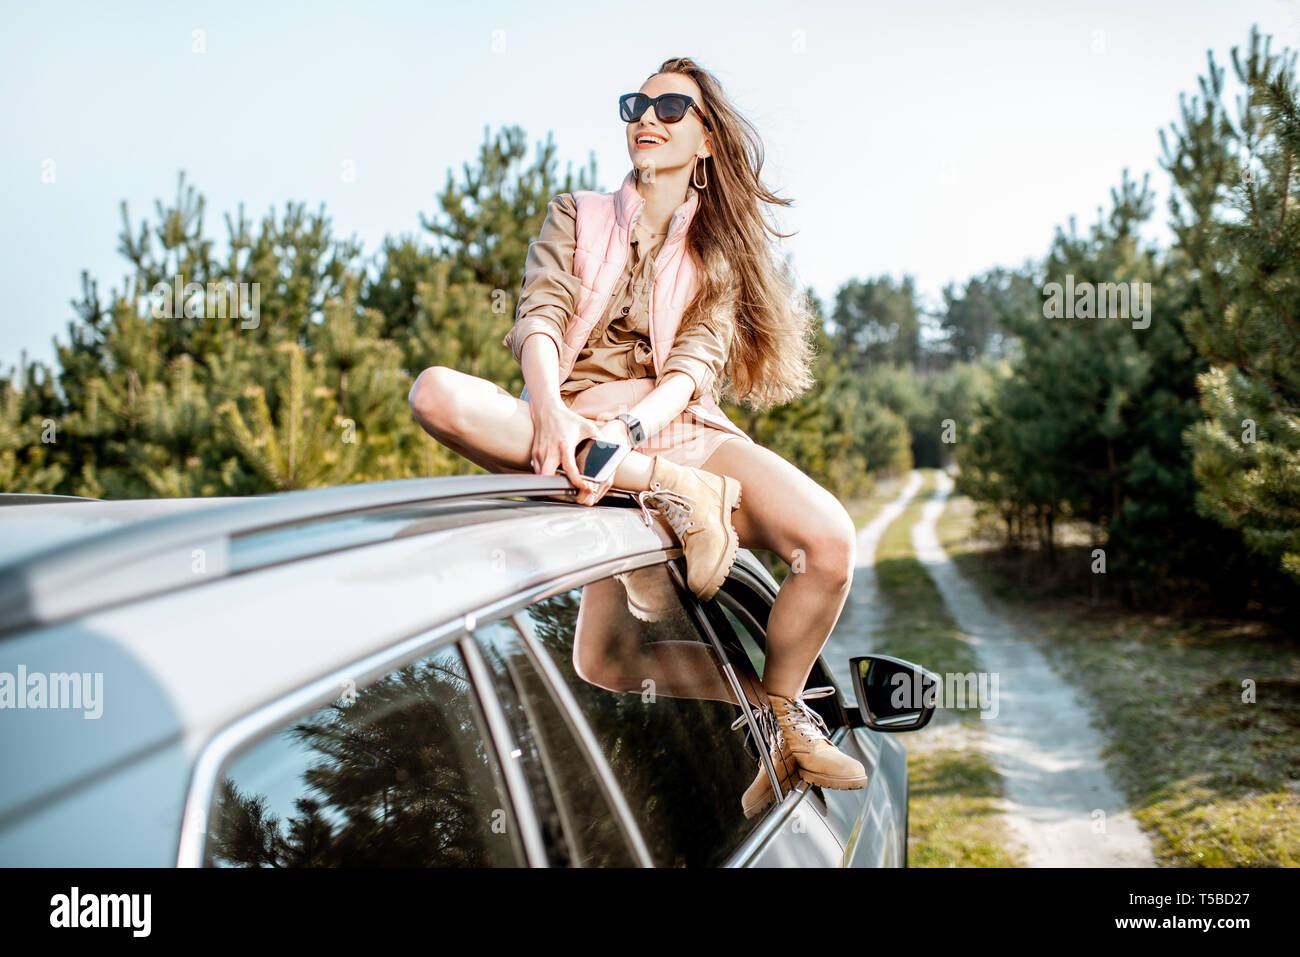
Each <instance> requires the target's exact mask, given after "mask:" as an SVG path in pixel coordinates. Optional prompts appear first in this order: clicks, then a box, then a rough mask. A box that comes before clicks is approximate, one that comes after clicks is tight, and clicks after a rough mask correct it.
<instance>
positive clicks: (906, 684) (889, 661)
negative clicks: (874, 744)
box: [849, 655, 942, 732]
mask: <svg viewBox="0 0 1300 957" xmlns="http://www.w3.org/2000/svg"><path fill="white" fill-rule="evenodd" d="M849 674H851V675H852V676H853V693H854V694H855V695H857V698H858V711H859V713H860V714H861V716H862V723H863V724H865V725H866V726H867V727H868V728H871V729H872V730H874V731H894V732H897V731H919V730H920V729H921V728H924V727H925V726H926V725H927V724H929V723H930V719H931V718H933V717H934V704H933V703H932V702H934V700H935V696H936V695H937V694H938V689H939V687H940V685H941V684H942V682H941V681H940V680H939V676H938V675H936V674H935V673H934V672H932V671H927V670H926V669H925V668H922V667H921V666H920V665H914V664H912V663H911V662H910V661H904V660H903V659H902V658H891V657H890V656H889V655H862V656H861V657H858V658H850V659H849ZM926 702H931V703H930V704H927V703H926Z"/></svg>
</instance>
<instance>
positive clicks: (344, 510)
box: [0, 475, 932, 867]
mask: <svg viewBox="0 0 1300 957" xmlns="http://www.w3.org/2000/svg"><path fill="white" fill-rule="evenodd" d="M572 492H573V490H572V487H571V486H570V485H569V483H568V481H567V479H565V478H564V477H563V476H558V477H542V476H535V475H476V476H458V477H445V478H430V479H407V480H399V481H388V482H375V483H366V484H359V485H347V486H339V487H334V488H323V489H310V490H303V491H294V492H284V493H277V494H271V495H260V496H253V497H249V498H196V499H159V500H138V501H112V502H101V501H96V500H91V499H76V498H70V497H62V496H33V495H0V506H2V507H0V754H2V757H3V763H4V768H5V773H4V774H3V775H0V864H3V865H70V866H101V865H114V866H150V867H154V866H172V865H178V866H182V867H199V866H204V867H231V866H234V867H261V866H281V867H286V866H379V865H384V866H393V865H397V866H421V867H423V866H477V867H488V866H491V867H496V866H507V867H509V866H538V867H547V866H581V867H592V866H733V867H753V866H792V865H793V866H818V867H822V866H852V867H882V866H905V865H906V862H907V801H908V787H907V760H906V751H905V749H904V748H903V747H902V746H901V745H900V744H899V743H898V740H897V739H896V738H895V737H894V736H893V735H892V734H888V733H882V732H897V731H906V730H913V729H915V728H919V727H923V726H924V725H925V724H926V723H927V722H928V721H929V719H930V717H931V714H932V709H927V708H923V707H917V708H908V707H903V706H901V705H899V704H898V703H897V701H896V699H895V698H894V697H892V696H891V694H890V691H891V689H892V688H894V687H895V686H897V685H899V684H904V683H910V682H912V681H913V680H914V679H918V678H919V679H924V680H925V681H927V682H928V681H929V680H931V678H932V676H930V675H929V673H928V672H925V671H924V669H921V668H919V667H917V666H914V665H911V664H910V663H908V662H903V661H898V660H897V659H892V658H887V657H884V656H879V655H872V656H863V657H861V658H857V659H854V661H853V665H852V668H851V672H852V675H853V681H854V684H855V692H856V694H855V697H856V700H857V701H859V702H864V705H863V706H862V707H856V706H855V707H846V705H845V703H844V701H843V700H842V697H841V695H840V693H839V692H838V689H836V686H835V682H834V680H833V679H832V671H831V669H830V668H829V667H828V666H827V665H826V663H825V662H824V661H822V660H818V662H817V663H816V664H815V666H814V668H813V672H812V675H811V677H810V680H809V681H808V687H809V690H810V692H811V693H813V694H817V693H818V692H817V691H816V690H815V689H818V688H822V689H826V690H824V691H823V692H821V695H822V696H820V697H810V698H809V704H810V706H811V707H813V708H814V709H815V710H816V711H817V713H818V714H819V715H820V716H821V717H822V719H823V720H824V721H825V724H826V728H827V730H828V732H829V734H830V737H831V739H832V741H834V742H835V744H836V745H837V746H838V747H839V748H840V749H842V750H843V751H845V752H846V753H848V754H850V755H852V756H853V757H855V758H857V759H858V760H859V761H861V762H862V764H863V765H864V766H865V767H866V769H867V772H868V774H869V782H868V785H867V786H866V787H865V788H862V789H859V790H829V789H822V788H818V787H810V786H809V785H807V784H806V783H801V784H800V785H799V786H798V787H797V788H796V789H795V790H793V791H791V792H789V793H788V794H786V795H785V796H784V798H783V799H782V800H781V801H779V802H776V803H772V804H769V805H768V806H767V807H766V808H764V809H762V810H761V811H759V812H757V813H755V814H753V816H751V817H747V816H746V815H745V813H743V811H742V806H741V803H742V802H741V795H742V793H743V792H744V791H745V789H746V788H748V787H749V786H750V783H751V782H752V781H753V780H754V777H755V774H756V773H766V774H767V775H768V776H769V780H770V781H771V782H772V783H774V784H775V782H776V772H775V769H774V768H773V767H772V764H771V761H770V759H769V757H768V749H767V747H766V745H765V744H764V737H763V731H762V729H760V727H759V726H758V722H757V721H756V720H755V714H756V713H755V711H754V710H752V709H749V708H741V707H740V706H739V704H738V702H739V701H741V700H742V695H743V696H747V697H752V695H753V692H754V689H755V688H757V687H758V685H757V676H758V675H761V673H762V670H763V658H764V649H765V637H764V626H765V623H766V621H767V615H768V610H769V607H770V605H771V602H772V600H773V598H774V597H775V595H776V591H777V583H776V582H775V581H774V580H773V578H772V577H771V575H769V574H768V572H767V571H766V569H765V568H764V567H763V565H762V564H761V563H760V562H758V560H757V559H756V558H755V557H754V556H753V555H752V554H750V553H749V552H748V551H746V550H744V549H742V550H741V551H740V553H739V555H738V557H737V559H736V563H735V566H734V569H733V571H732V573H731V575H730V577H729V578H728V579H727V581H726V583H725V585H724V586H723V588H722V590H721V591H720V592H719V593H718V594H717V596H716V597H714V598H713V599H711V600H710V601H707V602H701V601H699V600H698V599H697V598H696V597H695V596H694V595H692V594H691V593H690V592H689V591H688V590H687V589H686V588H685V587H684V579H683V573H684V566H683V564H682V563H683V559H682V557H681V549H680V548H679V547H678V546H677V545H676V542H675V539H674V538H673V537H672V533H671V531H670V530H669V529H668V528H667V527H666V526H665V525H663V524H662V523H661V522H659V521H658V520H655V521H652V522H650V523H649V524H647V516H645V515H644V513H643V512H642V511H641V510H640V509H638V508H637V507H636V506H635V500H634V499H633V497H632V496H630V495H627V494H625V493H620V492H617V491H615V492H611V493H610V494H609V495H608V496H607V497H606V498H605V499H604V500H603V501H602V502H601V504H599V505H597V506H594V507H587V506H581V505H578V504H576V503H574V502H573V501H572ZM629 591H630V592H631V594H632V596H633V597H635V598H636V607H637V608H638V610H639V612H640V613H639V614H637V615H634V614H633V613H632V611H631V606H630V605H629V601H628V598H629ZM647 609H648V610H647Z"/></svg>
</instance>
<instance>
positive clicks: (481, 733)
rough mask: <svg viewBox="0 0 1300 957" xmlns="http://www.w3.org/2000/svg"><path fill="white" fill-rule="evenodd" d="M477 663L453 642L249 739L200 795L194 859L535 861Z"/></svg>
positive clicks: (330, 863)
mask: <svg viewBox="0 0 1300 957" xmlns="http://www.w3.org/2000/svg"><path fill="white" fill-rule="evenodd" d="M471 671H472V668H471V667H470V666H469V664H467V662H466V660H465V658H464V657H463V656H462V654H461V650H460V648H458V647H457V646H456V645H454V644H446V645H443V646H441V647H438V648H436V649H435V650H432V651H430V652H428V653H426V654H424V655H422V656H421V657H420V658H418V659H417V660H415V661H413V662H411V663H410V664H406V665H404V666H401V667H394V668H392V669H391V670H389V671H388V672H387V673H385V674H382V675H381V676H380V677H379V678H378V679H377V680H375V681H372V682H368V683H365V684H361V685H357V686H355V687H347V688H343V689H341V691H342V693H341V694H339V696H338V698H337V700H334V701H332V702H330V703H327V704H321V705H319V706H317V707H315V708H313V709H311V710H308V711H306V712H305V713H299V715H298V717H296V718H293V719H291V720H282V721H280V722H279V723H276V724H274V725H271V726H269V727H267V728H266V729H265V730H262V731H257V732H253V733H251V734H249V735H248V736H247V737H246V738H244V739H243V740H242V741H240V742H239V743H237V744H236V745H235V746H234V747H232V748H231V749H230V750H229V752H227V753H226V754H225V755H224V756H223V757H222V758H221V759H220V760H221V763H220V770H219V773H218V775H217V776H216V780H215V782H214V784H215V786H214V787H212V788H211V790H210V791H208V792H205V793H202V794H199V793H192V799H193V800H194V801H195V802H196V803H197V804H198V805H199V806H202V807H206V809H207V811H206V814H205V815H204V819H205V825H206V826H205V830H204V837H203V840H202V842H201V845H199V846H198V860H194V861H191V862H189V863H201V864H202V865H203V866H205V867H392V866H403V867H512V866H522V865H524V864H526V863H528V862H529V860H528V859H529V855H530V853H535V848H536V846H537V842H536V840H534V839H530V837H531V834H532V833H535V827H533V820H532V818H533V813H532V809H531V807H530V806H529V805H528V804H527V803H526V802H521V801H520V800H519V798H520V794H519V793H518V792H519V788H518V787H516V786H513V785H512V784H511V782H510V781H509V779H510V778H511V777H513V776H514V775H513V769H510V768H505V773H503V767H502V763H501V755H500V750H499V748H498V747H496V746H495V742H496V741H497V739H498V737H499V736H498V735H495V734H494V733H493V729H492V727H491V725H492V723H493V722H492V716H493V714H494V713H495V702H494V701H493V699H492V696H491V692H490V691H488V692H487V693H486V694H480V691H481V690H483V689H481V688H480V687H477V686H476V684H477V683H476V681H475V680H474V676H473V675H472V674H471ZM269 707H273V706H269ZM255 718H256V716H253V717H252V718H250V719H249V720H250V721H252V720H254V719H255ZM182 844H183V845H184V844H185V841H184V840H182ZM529 845H531V846H532V848H533V849H534V851H533V852H530V851H529V849H528V847H529Z"/></svg>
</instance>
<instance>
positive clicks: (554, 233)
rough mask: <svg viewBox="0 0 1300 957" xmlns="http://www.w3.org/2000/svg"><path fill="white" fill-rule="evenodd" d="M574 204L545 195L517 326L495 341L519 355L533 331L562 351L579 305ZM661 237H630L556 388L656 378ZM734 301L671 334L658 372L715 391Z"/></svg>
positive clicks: (698, 390)
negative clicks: (597, 314) (654, 304)
mask: <svg viewBox="0 0 1300 957" xmlns="http://www.w3.org/2000/svg"><path fill="white" fill-rule="evenodd" d="M576 215H577V206H576V203H575V201H574V198H573V194H572V193H560V194H559V195H558V196H556V197H555V198H554V199H552V200H551V202H550V206H549V208H548V210H547V214H546V221H545V222H544V223H543V224H542V231H541V234H540V235H539V236H538V238H537V239H536V240H534V241H533V242H532V244H531V245H530V246H529V247H528V258H527V260H526V262H525V264H524V283H523V288H522V290H521V292H520V295H519V303H518V306H517V307H516V309H515V324H514V327H513V328H512V329H511V330H510V332H509V333H508V334H507V335H506V337H505V338H504V339H503V340H502V341H501V343H502V345H505V346H508V347H509V348H510V351H511V352H512V354H513V355H514V357H515V361H519V360H520V358H521V355H522V352H523V345H524V340H525V339H527V338H528V337H529V336H530V335H533V334H534V333H541V334H543V335H548V336H550V337H551V338H552V339H553V340H554V341H555V349H556V352H557V353H560V352H562V349H563V342H564V332H565V330H566V328H567V327H568V323H569V320H570V319H571V318H572V317H573V315H574V313H575V312H576V310H577V307H578V295H579V292H580V291H581V285H582V284H581V282H580V280H579V279H578V277H577V275H575V274H574V271H573V250H574V246H575V239H574V228H575V222H576ZM662 242H663V236H650V235H647V234H646V233H645V232H643V231H639V230H638V231H634V232H633V235H632V240H631V245H630V252H629V254H628V261H627V264H626V266H624V269H623V276H622V278H621V279H620V280H619V282H618V283H617V284H616V285H615V288H614V293H613V295H612V296H610V300H609V306H608V308H607V310H606V313H605V316H604V317H603V318H602V319H601V321H600V322H599V323H598V324H597V325H596V326H595V328H594V329H593V330H592V333H591V337H590V338H589V339H588V340H587V345H586V347H584V348H583V349H582V351H581V352H579V353H578V357H577V360H576V361H575V363H574V366H573V370H572V371H571V372H570V373H569V378H568V379H567V380H566V381H565V382H563V383H561V385H560V393H561V394H566V393H570V392H577V391H580V390H582V389H585V388H587V387H588V386H591V385H595V384H597V383H600V382H609V381H611V380H614V379H636V378H642V377H645V376H654V374H655V373H654V362H653V359H652V357H651V353H650V338H649V332H648V329H647V322H648V306H647V303H648V301H649V298H650V290H651V288H652V286H653V283H654V253H655V251H656V250H657V249H658V248H659V244H660V243H662ZM733 309H734V306H729V307H727V308H720V309H718V310H717V313H716V314H715V315H714V316H713V317H711V319H712V321H709V322H702V323H699V324H698V325H697V326H696V327H695V328H694V329H691V330H688V331H687V332H685V333H683V334H681V335H680V336H678V337H677V341H676V342H675V343H674V344H673V348H672V351H671V352H670V353H669V355H668V359H667V361H665V362H664V365H663V374H664V375H667V374H668V373H669V372H673V371H677V372H684V373H686V374H687V375H689V376H690V377H691V380H692V381H693V382H694V383H695V389H694V391H693V392H692V393H691V398H690V401H691V402H696V401H698V400H699V398H700V397H701V396H702V395H704V394H705V393H711V394H713V395H714V396H715V397H716V395H717V393H716V392H714V391H713V390H714V389H715V388H716V385H717V378H718V376H719V375H721V373H722V369H723V366H724V365H725V364H726V361H727V353H728V352H729V350H730V345H731V336H732V333H733V331H734V329H735V313H734V311H733Z"/></svg>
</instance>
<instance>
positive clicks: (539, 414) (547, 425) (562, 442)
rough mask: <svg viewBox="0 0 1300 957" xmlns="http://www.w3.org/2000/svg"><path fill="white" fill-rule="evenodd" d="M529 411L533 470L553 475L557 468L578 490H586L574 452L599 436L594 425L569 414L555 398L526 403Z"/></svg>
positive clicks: (573, 414) (570, 412)
mask: <svg viewBox="0 0 1300 957" xmlns="http://www.w3.org/2000/svg"><path fill="white" fill-rule="evenodd" d="M529 411H530V412H531V414H532V418H533V448H532V466H533V471H534V472H536V473H537V474H538V475H554V474H555V470H556V468H557V467H559V468H561V469H562V470H563V472H564V474H565V475H567V476H568V478H569V481H570V482H571V483H573V485H574V487H575V488H577V489H578V490H579V491H581V490H582V489H584V488H585V487H587V485H588V481H587V479H585V478H584V477H583V475H582V473H581V472H580V471H578V464H577V462H576V461H575V459H574V450H575V447H576V446H577V444H578V443H579V442H581V441H582V440H583V439H586V438H593V439H594V438H599V437H600V430H599V429H597V427H596V424H595V423H594V422H592V421H591V420H590V419H587V418H584V417H583V416H581V415H578V413H576V412H573V411H571V410H570V409H569V407H568V406H567V405H565V404H564V403H563V402H562V401H561V400H560V399H558V398H555V399H541V398H539V399H537V400H536V401H533V402H530V403H529Z"/></svg>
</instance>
